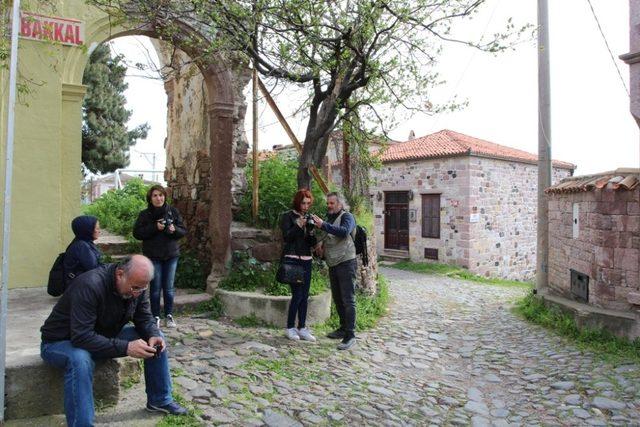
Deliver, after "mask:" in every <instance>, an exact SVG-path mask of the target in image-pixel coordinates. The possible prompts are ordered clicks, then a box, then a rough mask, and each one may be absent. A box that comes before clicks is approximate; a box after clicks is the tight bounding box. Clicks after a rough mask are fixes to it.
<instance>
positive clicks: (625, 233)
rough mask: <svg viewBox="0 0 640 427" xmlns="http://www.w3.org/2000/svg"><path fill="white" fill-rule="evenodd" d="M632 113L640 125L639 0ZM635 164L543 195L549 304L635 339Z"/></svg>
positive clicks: (639, 232) (639, 192)
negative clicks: (546, 212)
mask: <svg viewBox="0 0 640 427" xmlns="http://www.w3.org/2000/svg"><path fill="white" fill-rule="evenodd" d="M629 20H630V23H629V39H630V42H629V46H630V51H629V52H628V53H626V54H624V55H621V56H620V59H622V60H623V61H625V62H626V63H627V64H629V71H630V73H629V74H630V78H629V82H630V86H629V87H630V110H631V115H632V116H633V118H634V119H635V120H636V123H638V124H639V125H640V0H630V1H629ZM629 161H630V162H631V165H633V166H634V168H633V169H631V168H626V169H622V168H621V169H617V170H615V171H612V172H603V173H599V174H595V175H590V176H583V177H574V178H572V179H568V180H565V181H563V182H561V183H559V184H557V185H553V186H551V187H550V188H548V189H547V190H546V193H547V194H548V199H549V283H548V284H547V286H546V287H545V288H543V289H539V293H540V295H541V296H542V297H543V298H544V299H545V301H547V302H548V303H549V302H550V303H553V304H555V305H557V306H559V307H562V308H563V309H564V310H566V311H568V312H570V313H572V314H573V315H574V318H575V319H576V322H577V323H578V324H579V325H582V326H589V327H595V328H606V329H608V330H609V331H611V332H613V333H615V334H617V335H621V336H627V337H629V338H632V339H635V338H639V337H640V271H639V270H640V185H639V181H640V169H636V167H637V165H638V164H640V159H630V160H629Z"/></svg>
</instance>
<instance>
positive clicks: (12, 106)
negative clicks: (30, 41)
mask: <svg viewBox="0 0 640 427" xmlns="http://www.w3.org/2000/svg"><path fill="white" fill-rule="evenodd" d="M5 4H6V3H5ZM12 13H13V14H12V18H11V59H10V62H9V105H8V108H7V111H8V112H7V145H6V149H5V164H4V168H5V169H4V207H3V211H2V271H1V272H0V275H1V276H2V278H1V280H2V293H1V296H0V299H1V301H0V424H2V425H4V415H5V414H4V403H5V400H4V394H5V372H6V367H7V310H8V305H7V299H8V298H9V248H10V246H11V239H10V230H11V190H12V186H13V140H14V130H15V113H16V89H17V81H18V31H19V25H20V24H19V23H20V0H13V12H12Z"/></svg>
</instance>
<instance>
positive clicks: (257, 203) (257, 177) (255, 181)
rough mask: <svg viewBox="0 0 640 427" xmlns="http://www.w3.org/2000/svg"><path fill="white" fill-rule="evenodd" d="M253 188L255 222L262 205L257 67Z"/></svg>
mask: <svg viewBox="0 0 640 427" xmlns="http://www.w3.org/2000/svg"><path fill="white" fill-rule="evenodd" d="M252 92H253V99H252V105H253V150H252V151H253V152H252V154H253V189H252V195H253V197H252V201H251V215H252V217H253V222H254V223H255V222H256V221H258V208H259V206H260V200H259V197H260V193H259V192H258V188H259V186H260V169H259V168H258V73H257V72H256V69H255V68H254V69H253V87H252Z"/></svg>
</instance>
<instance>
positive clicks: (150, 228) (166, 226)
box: [133, 185, 187, 328]
mask: <svg viewBox="0 0 640 427" xmlns="http://www.w3.org/2000/svg"><path fill="white" fill-rule="evenodd" d="M166 199H167V192H166V190H165V189H164V188H163V187H162V186H161V185H154V186H152V187H151V188H149V191H148V192H147V209H145V210H143V211H142V212H140V214H139V215H138V219H137V220H136V223H135V225H134V227H133V237H135V238H136V239H138V240H142V253H143V254H144V255H145V256H146V257H147V258H149V259H150V260H151V262H153V267H154V271H155V274H154V276H153V280H152V281H151V292H150V294H149V299H150V301H151V312H152V313H153V315H154V316H155V318H156V321H157V322H158V326H159V323H160V291H162V294H163V299H164V315H165V326H166V327H168V328H175V327H176V326H177V325H176V322H175V320H174V319H173V295H174V292H175V291H174V288H173V280H174V278H175V275H176V267H177V266H178V257H179V255H180V246H179V245H178V240H179V239H180V238H182V237H183V236H184V235H185V234H187V229H186V228H185V226H184V223H183V222H182V217H181V216H180V213H179V212H178V210H177V209H176V208H174V207H173V206H169V205H168V204H167V202H166Z"/></svg>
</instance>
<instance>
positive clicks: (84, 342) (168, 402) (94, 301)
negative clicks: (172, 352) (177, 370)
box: [40, 255, 187, 426]
mask: <svg viewBox="0 0 640 427" xmlns="http://www.w3.org/2000/svg"><path fill="white" fill-rule="evenodd" d="M152 277H153V265H152V264H151V262H150V261H149V259H148V258H146V257H144V256H142V255H134V256H132V257H131V258H130V259H127V260H125V261H124V262H123V263H121V264H107V265H103V266H100V267H98V268H96V269H94V270H91V271H88V272H86V273H83V274H81V275H80V276H78V277H77V278H76V279H75V280H74V281H73V282H72V283H71V286H70V287H69V289H67V290H66V292H65V293H64V294H63V296H62V298H60V300H59V301H58V303H57V304H56V305H55V307H54V308H53V311H52V312H51V314H50V315H49V317H48V318H47V320H46V321H45V323H44V325H43V326H42V328H41V329H40V331H41V332H42V345H41V349H40V354H41V357H42V359H44V361H45V362H47V363H48V364H50V365H52V366H55V367H57V368H61V369H64V371H65V374H64V377H65V380H64V410H65V414H66V417H67V424H68V425H70V426H90V425H93V418H94V412H95V409H94V404H93V387H92V385H93V370H94V366H95V364H94V359H108V358H114V357H123V356H131V357H135V358H138V359H144V375H145V383H146V392H147V410H149V411H151V412H161V413H166V414H173V415H183V414H186V413H187V410H186V409H185V408H183V407H182V406H180V405H178V404H177V403H176V402H174V401H173V398H172V396H171V376H170V374H169V360H168V356H167V352H166V351H165V350H166V344H165V341H164V339H163V336H162V334H161V333H160V331H159V330H158V328H157V326H156V323H155V321H154V319H153V316H152V315H151V311H150V310H149V299H148V297H147V296H146V293H145V292H146V290H147V288H148V286H149V281H150V280H151V278H152ZM129 321H133V326H131V325H127V323H129Z"/></svg>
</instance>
